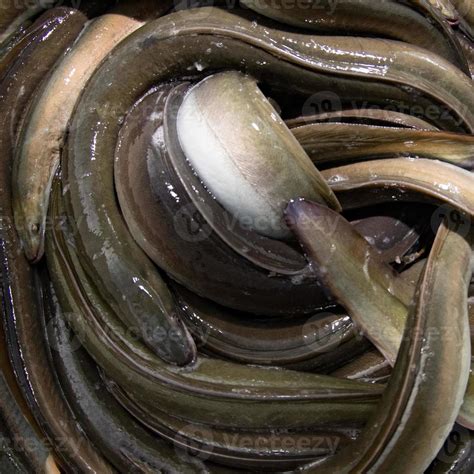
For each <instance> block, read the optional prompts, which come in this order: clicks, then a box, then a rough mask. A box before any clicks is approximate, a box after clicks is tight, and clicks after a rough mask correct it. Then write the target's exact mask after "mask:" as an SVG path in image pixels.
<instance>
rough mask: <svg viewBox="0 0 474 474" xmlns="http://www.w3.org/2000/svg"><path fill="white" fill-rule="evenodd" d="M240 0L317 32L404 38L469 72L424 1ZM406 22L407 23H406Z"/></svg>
mask: <svg viewBox="0 0 474 474" xmlns="http://www.w3.org/2000/svg"><path fill="white" fill-rule="evenodd" d="M240 3H241V4H242V5H244V6H246V7H247V8H250V9H252V10H254V11H256V12H258V13H261V14H262V15H265V16H267V17H269V18H272V19H273V20H276V21H280V22H282V23H285V24H288V25H291V26H294V27H298V28H303V29H308V30H312V31H315V32H317V33H322V34H324V33H332V34H351V35H353V36H365V35H367V36H371V35H372V36H377V37H382V38H390V39H394V40H399V41H404V42H406V43H410V44H413V45H416V46H419V47H421V48H425V49H427V50H429V51H431V52H432V53H435V54H438V55H440V56H443V57H444V58H445V59H447V60H448V61H451V62H452V63H453V64H455V65H456V66H458V67H459V68H460V69H462V70H463V71H464V72H465V73H466V74H469V66H468V65H467V62H466V59H465V58H464V55H463V53H462V49H461V46H460V45H459V42H458V41H457V38H456V35H455V34H454V32H453V31H452V29H451V28H450V25H449V24H447V22H446V21H444V19H443V17H442V15H440V14H439V12H437V11H436V10H435V9H433V8H432V7H431V6H430V5H427V2H424V1H412V2H407V3H408V4H411V5H406V4H403V3H402V2H396V1H393V0H378V1H377V2H374V1H372V0H338V1H336V2H334V1H331V0H323V1H320V0H306V1H303V2H294V3H293V4H292V3H290V2H287V1H285V0H276V1H275V0H240ZM408 25H409V27H407V26H408Z"/></svg>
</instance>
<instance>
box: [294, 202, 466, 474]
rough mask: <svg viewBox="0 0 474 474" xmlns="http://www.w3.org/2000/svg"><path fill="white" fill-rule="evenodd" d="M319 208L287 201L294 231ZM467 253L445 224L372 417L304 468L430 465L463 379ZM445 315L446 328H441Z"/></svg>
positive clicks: (388, 469)
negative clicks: (347, 442)
mask: <svg viewBox="0 0 474 474" xmlns="http://www.w3.org/2000/svg"><path fill="white" fill-rule="evenodd" d="M319 208H320V206H317V205H315V204H311V203H308V202H305V201H298V202H294V203H291V204H290V205H289V207H288V210H287V216H288V218H289V222H290V223H291V225H292V228H293V229H294V230H295V231H296V232H297V233H300V231H301V229H302V225H304V224H303V223H304V222H308V219H311V218H312V217H315V218H317V216H318V214H319V210H318V209H319ZM313 213H314V216H313V215H312V214H313ZM307 231H308V230H307V229H305V233H303V234H301V236H302V239H303V240H302V243H303V245H304V246H305V247H306V248H307V249H310V246H311V243H308V240H307V238H308V235H307ZM471 253H472V252H471V245H470V242H468V241H467V240H466V239H464V237H462V236H460V235H459V234H457V233H456V232H454V231H451V230H450V229H449V228H448V225H447V223H443V224H442V225H441V227H440V228H439V230H438V233H437V236H436V239H435V242H434V244H433V248H432V250H431V252H430V256H429V258H428V261H427V263H426V266H425V268H424V271H423V274H422V277H421V278H420V280H419V282H418V289H417V293H416V296H415V304H414V305H412V307H411V310H410V315H409V318H408V322H407V325H406V328H405V331H404V336H403V338H402V344H401V347H400V351H399V354H398V357H397V359H396V363H395V367H394V372H393V374H392V376H391V379H390V381H389V384H388V387H387V390H386V391H385V392H384V395H383V397H382V401H381V403H380V404H379V406H378V409H377V410H376V412H375V414H374V416H373V418H372V419H371V420H369V422H368V423H367V425H366V428H365V430H364V431H363V432H362V435H361V436H360V437H359V438H358V439H357V441H356V442H355V443H353V445H351V446H349V447H348V448H347V449H345V450H343V451H342V452H341V453H340V455H338V456H334V457H333V458H331V459H329V460H323V461H316V462H314V463H312V464H311V465H309V466H305V467H304V468H302V469H301V470H302V471H305V472H306V471H309V472H317V473H332V472H340V473H346V472H368V471H369V470H370V472H380V473H382V472H383V473H392V472H393V473H395V472H407V473H418V472H423V471H424V470H425V469H426V468H427V467H428V466H429V464H430V462H431V460H432V459H433V458H434V457H435V456H436V454H437V452H438V451H439V449H440V448H441V447H442V445H443V443H444V440H445V439H446V437H447V436H448V435H449V432H450V430H451V428H452V426H453V424H454V421H455V419H456V417H457V415H458V413H459V410H460V407H461V404H462V402H463V397H464V393H465V390H466V386H467V382H468V378H469V372H470V359H471V354H470V331H469V325H468V315H467V290H468V287H469V283H470V280H471V275H472V268H471ZM459 277H461V278H459ZM448 316H449V319H450V323H451V324H452V326H450V334H446V332H445V330H446V318H447V317H448ZM453 333H455V336H454V335H453ZM440 335H442V336H443V337H441V338H440ZM427 427H429V430H428V432H427V431H425V430H426V428H427Z"/></svg>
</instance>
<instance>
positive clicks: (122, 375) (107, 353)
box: [46, 196, 381, 430]
mask: <svg viewBox="0 0 474 474" xmlns="http://www.w3.org/2000/svg"><path fill="white" fill-rule="evenodd" d="M52 197H53V202H56V204H55V205H54V206H53V209H52V210H53V212H57V211H58V209H57V207H55V206H58V205H59V203H58V196H56V197H54V196H52ZM53 215H55V214H53ZM62 234H63V233H62V232H61V231H60V230H58V229H56V230H54V231H53V232H52V233H50V234H49V235H48V238H47V239H46V243H47V253H46V255H47V261H48V267H49V268H50V269H51V277H52V280H53V283H54V287H55V291H56V292H57V296H58V299H59V302H60V304H61V307H62V308H64V312H65V316H66V318H67V319H68V321H69V323H70V324H71V325H72V327H73V328H74V329H75V331H76V332H77V333H78V336H79V338H80V339H81V340H82V342H83V344H84V345H85V347H86V349H87V350H88V352H89V353H90V354H91V355H92V356H93V358H94V359H95V361H96V362H97V363H98V365H100V366H101V367H102V368H103V369H104V371H105V372H106V374H107V375H108V376H109V377H111V378H112V379H113V380H114V381H117V382H118V383H119V384H120V386H121V388H123V389H124V390H126V392H127V393H128V395H129V396H130V397H131V398H133V399H134V400H136V401H137V402H140V403H143V404H145V405H147V404H152V405H154V406H157V407H160V409H161V410H163V411H165V412H169V413H179V416H180V417H181V418H182V419H186V420H188V423H190V424H193V423H197V424H205V425H210V426H212V427H215V428H218V427H221V428H224V429H225V428H239V429H247V430H254V429H282V428H284V429H289V428H294V429H295V430H297V429H305V428H306V429H318V428H323V427H334V426H339V425H340V424H341V423H342V424H343V425H344V426H346V425H347V426H358V425H359V424H360V422H363V420H365V419H366V417H367V415H368V413H370V412H371V410H372V406H373V401H374V400H376V399H378V397H379V394H380V390H381V388H380V387H377V386H375V385H370V384H364V383H359V382H352V381H347V380H343V379H335V378H332V377H327V376H320V375H315V374H307V373H298V372H294V371H286V370H283V369H277V368H265V369H264V368H260V367H253V366H244V365H239V364H233V363H230V362H225V361H221V360H219V359H208V358H207V357H205V356H202V357H199V359H198V360H197V362H196V363H195V364H194V365H193V366H192V367H188V368H178V367H174V366H172V365H169V364H166V363H163V362H162V361H161V360H160V359H159V358H158V357H156V356H155V355H154V354H153V353H151V352H150V351H149V350H147V349H146V347H145V346H143V345H142V344H140V343H139V342H138V341H137V340H136V338H134V337H133V334H130V332H129V331H127V330H126V329H125V328H124V327H123V326H122V325H121V324H120V322H119V321H118V320H117V319H116V317H114V315H113V313H111V312H110V309H109V307H108V306H107V305H106V303H105V302H104V301H103V300H102V299H101V298H100V295H98V294H97V290H96V288H95V287H94V285H93V284H92V283H91V281H88V280H89V279H88V277H87V276H86V275H85V274H84V270H83V269H82V268H81V265H80V262H79V261H78V259H77V255H75V247H74V243H73V241H71V237H72V236H71V235H70V234H67V235H62ZM68 242H69V243H68ZM48 243H49V244H48ZM309 401H311V403H308V402H309ZM283 407H284V409H283Z"/></svg>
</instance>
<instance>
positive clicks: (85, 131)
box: [64, 8, 474, 364]
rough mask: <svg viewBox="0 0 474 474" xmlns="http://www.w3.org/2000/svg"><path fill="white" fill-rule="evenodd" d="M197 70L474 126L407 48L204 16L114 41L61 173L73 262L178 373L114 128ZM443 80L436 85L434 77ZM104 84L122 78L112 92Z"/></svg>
mask: <svg viewBox="0 0 474 474" xmlns="http://www.w3.org/2000/svg"><path fill="white" fill-rule="evenodd" d="M203 12H208V13H209V16H208V17H207V19H206V20H204V21H200V23H199V25H198V24H197V23H196V22H195V21H194V18H196V17H200V18H201V20H202V15H203ZM190 37H192V41H189V39H190ZM290 39H291V41H290ZM185 45H186V46H185ZM138 51H140V52H141V54H137V52H138ZM208 51H211V53H209V52H208ZM415 52H416V54H415ZM196 65H197V66H196ZM196 67H199V69H203V70H204V71H207V70H210V69H214V70H215V69H222V68H236V69H244V70H245V71H246V72H248V73H250V74H252V75H254V76H255V77H257V78H258V79H260V80H262V81H264V82H267V83H269V84H270V85H279V86H281V85H282V84H283V83H288V81H291V82H292V83H293V84H294V88H295V90H300V91H302V92H304V91H308V90H311V89H312V90H314V89H317V88H325V87H329V86H332V88H333V89H334V90H335V92H336V93H340V95H341V97H345V98H347V99H354V98H358V97H363V96H370V98H371V100H373V101H374V102H377V101H382V102H383V101H389V100H392V101H401V102H403V101H408V102H410V103H411V102H413V99H412V98H413V92H414V91H415V90H417V91H418V93H419V94H417V95H416V98H415V100H416V101H417V102H420V103H423V104H425V105H426V104H428V103H430V104H431V105H434V104H437V103H439V102H440V101H441V103H442V107H446V108H447V109H448V110H450V111H451V112H452V113H451V114H450V113H448V114H447V116H448V118H447V122H446V121H445V117H444V116H443V118H442V119H441V122H443V123H445V124H446V126H448V127H449V126H454V125H453V122H452V120H451V119H450V118H449V116H451V118H452V119H453V120H454V117H457V123H458V126H461V127H465V128H468V129H472V128H473V126H474V116H473V110H474V107H473V105H474V94H473V91H472V84H471V82H470V80H469V79H468V78H467V77H465V76H464V75H463V74H462V73H461V72H460V71H459V70H457V69H455V68H454V67H453V66H451V65H450V64H449V63H447V62H445V61H444V60H442V59H441V58H434V56H431V55H428V53H426V52H424V51H422V50H421V49H414V47H411V46H410V47H408V46H406V45H404V44H399V43H388V42H386V41H381V40H374V39H361V40H359V41H358V43H357V49H356V50H355V51H354V45H353V43H352V42H351V41H350V40H348V39H347V38H344V37H317V36H308V35H299V34H294V35H292V38H287V37H286V36H285V34H284V33H282V32H281V31H277V30H271V29H269V28H266V27H260V26H258V25H257V26H255V25H253V24H252V23H251V22H250V21H248V20H246V19H245V18H243V17H241V16H239V15H236V14H233V13H229V12H225V11H222V10H219V9H212V8H211V9H209V10H205V9H200V10H199V11H185V12H179V13H176V14H172V15H169V16H167V17H166V19H164V20H157V21H154V22H151V23H149V24H148V25H146V26H145V27H143V28H141V29H140V30H139V31H137V32H136V33H135V34H133V35H132V36H131V37H130V38H129V39H127V40H126V41H124V42H123V43H121V45H119V46H118V47H117V48H116V49H115V50H114V52H113V53H112V54H111V55H110V56H109V57H108V58H107V60H106V61H105V62H104V63H103V64H102V66H101V67H100V68H99V69H98V70H97V71H96V73H95V74H94V76H93V77H92V79H91V80H90V82H89V84H88V87H87V88H86V89H85V91H84V93H83V95H82V97H81V99H80V101H79V104H78V106H77V109H76V113H75V115H74V119H73V121H72V125H71V133H70V139H69V146H68V153H69V156H68V159H67V163H65V167H64V171H65V179H66V182H67V183H68V184H69V188H68V189H69V190H68V192H67V195H66V196H67V201H68V206H67V209H68V213H69V215H70V217H71V219H72V220H73V221H75V222H77V235H76V240H77V244H78V252H79V254H80V256H81V261H82V262H83V265H84V267H85V269H86V271H87V273H88V274H89V275H90V276H91V277H92V278H93V279H94V280H95V281H97V282H98V283H99V284H98V286H99V288H100V291H101V293H102V295H103V296H104V297H105V298H106V299H107V301H108V302H110V305H111V307H112V309H113V310H114V311H115V312H116V313H117V315H118V316H119V318H120V319H121V320H122V321H126V322H127V324H129V323H132V324H133V326H137V325H138V327H141V333H142V336H143V337H144V339H145V340H146V341H147V343H148V344H149V346H150V347H152V348H153V349H154V350H156V351H157V352H158V353H159V355H160V356H161V357H163V358H164V359H165V360H168V361H172V362H175V363H178V364H185V363H188V362H189V361H190V360H192V357H193V352H192V347H190V346H191V343H190V340H189V337H188V335H187V334H186V333H185V332H184V331H185V330H184V328H183V327H182V326H181V325H180V324H179V322H178V319H177V317H176V314H175V313H174V308H173V305H172V299H171V296H170V294H169V291H168V289H167V288H166V286H165V285H164V283H163V281H162V280H161V279H160V278H159V277H158V276H157V274H156V271H155V269H154V267H153V266H152V265H151V263H150V262H149V261H148V259H147V258H146V256H145V255H144V254H143V252H142V251H141V250H140V249H139V248H138V246H137V244H136V243H135V242H134V241H133V239H132V237H131V236H130V234H129V232H128V230H127V228H126V226H125V224H124V221H123V218H122V216H121V214H120V211H119V209H118V208H117V202H116V199H115V194H114V182H113V161H114V156H113V155H114V149H115V145H116V139H117V135H118V132H119V129H120V126H121V124H122V123H123V120H124V117H125V115H126V113H127V112H128V110H129V109H130V108H131V107H132V106H133V104H134V103H135V102H136V101H137V100H138V99H139V98H140V97H141V96H142V95H143V94H144V93H145V92H146V91H147V90H149V89H150V88H151V87H152V86H153V85H154V84H156V83H160V82H164V81H167V80H170V79H173V78H176V77H179V76H181V75H186V76H189V75H190V74H192V73H193V72H194V71H196ZM441 71H443V75H442V77H441V78H440V81H438V82H437V83H436V87H435V86H434V84H433V83H432V81H431V77H432V75H433V74H439V73H441ZM415 74H416V76H415ZM110 77H122V78H124V79H123V80H122V81H114V82H112V83H110V80H109V79H107V78H110ZM375 79H377V82H375V81H374V80H375ZM369 91H370V93H369ZM436 106H437V105H436ZM308 310H309V308H308ZM262 312H263V313H264V311H262ZM155 327H159V328H160V329H162V330H163V331H160V332H165V333H170V332H172V333H173V334H175V335H176V334H179V337H173V338H167V339H166V341H164V343H163V341H162V340H158V341H156V340H154V338H153V336H154V334H151V335H150V334H148V332H149V331H147V328H155ZM148 336H149V337H148ZM158 339H159V338H158ZM158 342H159V344H157V343H158Z"/></svg>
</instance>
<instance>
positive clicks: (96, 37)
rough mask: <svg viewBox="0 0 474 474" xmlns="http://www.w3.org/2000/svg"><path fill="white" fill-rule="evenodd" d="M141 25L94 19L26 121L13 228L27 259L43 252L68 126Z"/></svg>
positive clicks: (15, 187) (15, 178) (18, 161)
mask: <svg viewBox="0 0 474 474" xmlns="http://www.w3.org/2000/svg"><path fill="white" fill-rule="evenodd" d="M142 24H143V23H142V22H139V21H136V20H134V19H133V18H128V17H126V16H121V15H117V14H108V15H104V16H101V17H100V18H98V19H96V20H93V21H92V22H91V23H90V24H89V25H88V26H87V27H86V29H85V31H84V32H83V33H82V34H81V36H80V37H79V39H78V40H77V41H76V43H75V44H74V45H73V47H72V50H71V51H70V52H69V53H68V54H67V55H66V57H65V58H64V59H63V60H62V61H61V62H60V64H58V65H57V66H56V68H55V70H54V72H53V74H52V76H51V77H50V78H49V80H48V81H47V82H46V83H45V85H44V87H43V88H42V90H41V91H40V92H39V93H38V97H37V99H36V101H35V103H34V104H33V106H32V111H31V113H30V114H29V117H27V127H26V129H25V130H24V132H23V133H22V136H21V139H20V143H19V145H18V151H17V154H16V157H15V165H14V168H13V177H12V179H13V207H14V216H15V225H16V227H17V229H18V232H19V234H20V238H21V240H22V242H23V248H24V250H25V253H26V256H27V258H28V260H30V261H31V262H33V263H34V262H38V261H39V260H40V259H41V257H42V256H43V253H44V233H45V226H46V215H47V212H48V203H49V194H50V191H51V183H52V180H53V176H54V173H55V172H56V169H57V167H58V165H59V160H60V156H61V150H62V149H63V147H64V140H65V135H66V130H67V125H68V122H69V120H70V118H71V115H72V111H73V109H74V106H75V105H76V102H77V99H78V97H79V95H80V93H81V92H82V90H83V88H84V86H85V84H86V82H87V81H88V79H89V78H90V76H91V75H92V73H93V72H94V70H95V69H96V68H97V67H98V66H99V64H100V63H101V62H102V60H103V59H104V58H105V57H106V56H107V54H109V53H110V51H111V50H112V48H113V47H114V46H116V45H117V44H118V43H119V42H120V41H121V40H122V39H123V38H125V37H126V36H128V35H129V34H130V33H132V32H133V31H135V30H136V29H137V28H139V27H140V26H142Z"/></svg>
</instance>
